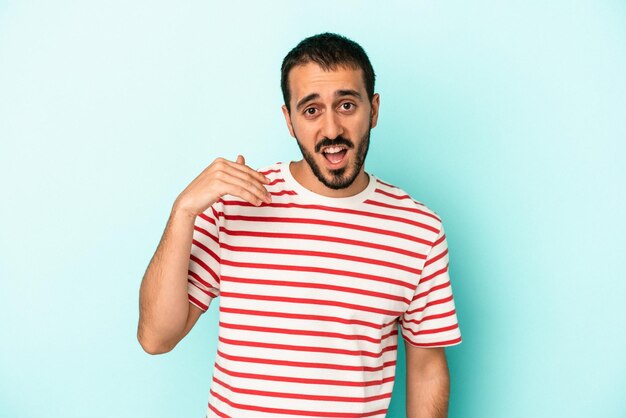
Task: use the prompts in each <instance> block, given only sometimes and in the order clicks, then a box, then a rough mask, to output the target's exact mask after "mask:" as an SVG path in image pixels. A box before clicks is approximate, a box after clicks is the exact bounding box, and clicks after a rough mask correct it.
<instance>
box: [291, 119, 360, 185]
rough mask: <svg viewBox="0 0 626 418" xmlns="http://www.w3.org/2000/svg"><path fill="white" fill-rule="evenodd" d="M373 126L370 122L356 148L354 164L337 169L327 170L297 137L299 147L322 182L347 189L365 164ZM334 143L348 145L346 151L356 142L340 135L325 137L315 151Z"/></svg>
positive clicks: (352, 147)
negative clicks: (326, 173) (333, 137)
mask: <svg viewBox="0 0 626 418" xmlns="http://www.w3.org/2000/svg"><path fill="white" fill-rule="evenodd" d="M371 126H372V124H371V122H370V125H369V126H368V128H367V132H366V134H365V135H363V138H361V141H359V146H358V147H357V148H356V152H355V156H354V163H353V164H352V166H348V165H346V166H345V167H341V168H337V169H330V170H325V169H323V168H322V167H320V166H319V165H318V164H317V163H316V162H315V158H314V157H313V154H311V153H310V152H309V151H308V150H307V149H306V148H304V147H303V146H302V144H301V143H300V140H299V139H298V137H296V142H297V143H298V147H299V148H300V151H301V152H302V156H303V157H304V160H305V161H306V162H307V164H308V165H309V167H311V171H313V174H315V177H317V179H318V180H319V181H320V182H322V184H324V186H326V187H328V188H331V189H334V190H339V189H345V188H346V187H349V186H350V185H351V184H352V183H353V182H354V180H355V179H356V177H357V176H358V175H359V173H360V172H361V167H363V164H364V163H365V157H366V156H367V151H368V150H369V145H370V132H371V130H372V128H371ZM333 145H345V146H347V147H348V151H346V152H349V150H352V149H354V143H353V142H352V141H350V140H349V139H347V138H344V137H342V136H341V135H339V136H338V137H336V138H335V139H329V138H324V139H323V140H322V141H320V142H319V143H318V144H317V145H316V146H315V152H319V151H320V150H321V149H322V147H326V146H333ZM344 158H345V157H344ZM324 171H328V172H329V175H328V176H326V175H325V174H324Z"/></svg>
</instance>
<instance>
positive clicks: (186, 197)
mask: <svg viewBox="0 0 626 418" xmlns="http://www.w3.org/2000/svg"><path fill="white" fill-rule="evenodd" d="M269 182H270V181H269V179H268V178H267V177H265V176H264V175H263V174H261V173H259V172H258V171H256V170H254V169H252V168H250V167H248V166H247V165H246V161H245V159H244V158H243V156H242V155H238V156H237V160H236V161H229V160H227V159H225V158H222V157H218V158H216V159H215V160H214V161H213V162H212V163H211V164H210V165H209V166H208V167H207V168H205V169H204V170H203V171H202V172H201V173H200V174H199V175H198V177H196V178H195V179H194V180H193V181H192V182H191V183H190V184H189V185H188V186H187V187H186V188H185V190H183V191H182V192H181V193H180V195H178V197H177V198H176V202H174V208H175V209H176V210H182V211H184V212H185V213H186V214H188V215H189V216H192V217H194V218H195V217H196V216H198V215H199V214H200V213H202V212H204V211H205V210H206V209H207V208H208V207H209V206H211V205H212V204H213V203H215V202H216V201H217V200H219V198H220V197H222V196H224V195H225V194H230V195H233V196H238V197H241V198H242V199H244V200H245V201H247V202H250V203H252V204H253V205H255V206H259V205H260V204H261V203H263V202H265V203H270V202H271V201H272V199H271V195H270V194H269V192H268V191H267V190H266V189H265V186H264V185H265V184H268V183H269Z"/></svg>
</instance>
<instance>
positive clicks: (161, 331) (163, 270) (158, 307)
mask: <svg viewBox="0 0 626 418" xmlns="http://www.w3.org/2000/svg"><path fill="white" fill-rule="evenodd" d="M193 225H194V218H193V217H192V216H189V215H188V214H186V213H185V212H183V211H178V210H177V209H176V207H174V209H173V210H172V213H171V215H170V218H169V220H168V223H167V226H166V227H165V232H164V233H163V237H162V238H161V242H160V243H159V246H158V247H157V250H156V252H155V253H154V256H153V257H152V260H151V261H150V264H149V265H148V268H147V269H146V273H145V274H144V277H143V280H142V282H141V288H140V291H139V325H138V328H137V339H138V340H139V343H140V344H141V346H142V347H143V349H144V350H145V351H146V352H148V353H150V354H162V353H166V352H168V351H170V350H172V349H173V348H174V347H175V346H176V344H178V342H179V341H180V340H181V339H182V338H183V337H184V336H185V335H186V334H187V333H188V332H189V330H190V329H191V328H192V327H193V325H194V324H195V322H196V321H197V320H198V318H199V316H200V313H201V311H200V309H198V308H197V307H195V306H193V305H192V304H191V303H189V300H188V298H187V266H188V263H189V253H190V248H191V240H192V236H193ZM191 306H193V308H192V307H191Z"/></svg>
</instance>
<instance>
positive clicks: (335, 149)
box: [324, 147, 345, 154]
mask: <svg viewBox="0 0 626 418" xmlns="http://www.w3.org/2000/svg"><path fill="white" fill-rule="evenodd" d="M344 149H345V148H344V147H329V148H326V149H325V150H324V152H326V153H328V154H335V153H338V152H339V151H342V150H344Z"/></svg>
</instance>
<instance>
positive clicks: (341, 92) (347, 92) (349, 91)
mask: <svg viewBox="0 0 626 418" xmlns="http://www.w3.org/2000/svg"><path fill="white" fill-rule="evenodd" d="M344 96H353V97H356V98H357V99H359V100H361V99H362V97H361V93H359V92H358V91H356V90H352V89H346V90H337V91H336V92H335V97H344ZM319 98H320V95H319V94H318V93H311V94H309V95H307V96H304V97H303V98H302V99H301V100H300V101H299V102H298V103H297V104H296V110H300V108H301V107H302V106H304V105H305V104H306V103H308V102H310V101H311V100H315V99H319Z"/></svg>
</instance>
